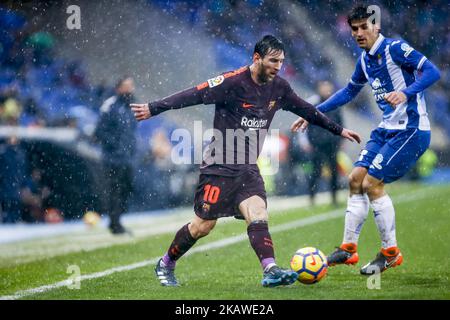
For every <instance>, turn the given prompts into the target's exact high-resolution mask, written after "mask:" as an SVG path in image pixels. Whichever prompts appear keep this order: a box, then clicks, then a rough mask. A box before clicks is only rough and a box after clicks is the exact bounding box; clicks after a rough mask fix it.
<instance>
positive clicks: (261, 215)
mask: <svg viewBox="0 0 450 320" xmlns="http://www.w3.org/2000/svg"><path fill="white" fill-rule="evenodd" d="M249 216H250V221H257V220H263V221H267V220H268V219H269V215H268V213H267V209H266V207H263V206H256V207H252V208H250V209H249Z"/></svg>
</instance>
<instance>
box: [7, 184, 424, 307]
mask: <svg viewBox="0 0 450 320" xmlns="http://www.w3.org/2000/svg"><path fill="white" fill-rule="evenodd" d="M427 196H428V195H427V193H426V192H424V190H419V191H416V192H413V193H410V194H407V195H401V196H399V197H397V198H396V199H395V203H402V202H407V201H410V200H419V199H421V198H425V197H427ZM344 214H345V212H344V210H342V209H336V210H333V211H328V212H325V213H322V214H318V215H314V216H311V217H307V218H302V219H298V220H294V221H291V222H287V223H283V224H280V225H276V226H273V227H271V228H270V233H277V232H281V231H287V230H290V229H295V228H299V227H304V226H307V225H312V224H315V223H319V222H322V221H327V220H331V219H336V218H339V217H343V216H344ZM247 239H248V236H247V234H245V233H244V234H240V235H238V236H234V237H229V238H225V239H222V240H218V241H214V242H210V243H207V244H204V245H200V246H198V247H194V248H192V249H191V250H189V251H188V252H187V253H186V254H185V256H188V255H191V254H194V253H197V252H203V251H207V250H211V249H218V248H223V247H227V246H230V245H233V244H236V243H239V242H241V241H245V240H247ZM159 258H160V257H157V258H152V259H149V260H144V261H141V262H137V263H133V264H129V265H125V266H119V267H114V268H111V269H108V270H105V271H101V272H96V273H92V274H88V275H84V276H81V277H80V278H79V280H80V281H84V280H91V279H97V278H103V277H106V276H109V275H111V274H113V273H117V272H123V271H130V270H134V269H138V268H143V267H146V266H149V265H152V264H155V263H156V262H157V261H158V260H159ZM72 284H73V282H72V280H69V279H67V280H63V281H59V282H56V283H53V284H49V285H44V286H40V287H37V288H31V289H27V290H21V291H17V292H16V293H14V294H12V295H7V296H1V297H0V300H17V299H21V298H24V297H27V296H31V295H34V294H37V293H44V292H47V291H51V290H54V289H57V288H61V287H65V286H69V285H72Z"/></svg>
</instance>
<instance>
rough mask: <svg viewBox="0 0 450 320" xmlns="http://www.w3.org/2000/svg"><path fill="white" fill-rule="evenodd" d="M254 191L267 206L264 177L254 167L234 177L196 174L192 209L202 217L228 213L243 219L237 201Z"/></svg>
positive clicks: (207, 218)
mask: <svg viewBox="0 0 450 320" xmlns="http://www.w3.org/2000/svg"><path fill="white" fill-rule="evenodd" d="M255 195H256V196H260V197H261V198H262V199H263V200H264V202H265V203H266V207H267V200H266V189H265V187H264V181H263V178H262V177H261V175H260V174H259V172H257V171H247V172H245V173H243V174H242V175H240V176H236V177H227V176H217V175H209V174H200V178H199V183H198V185H197V190H196V192H195V200H194V211H195V214H196V215H197V216H199V217H200V218H202V219H205V220H215V219H218V218H221V217H230V216H234V217H235V218H237V219H244V217H243V216H242V214H241V212H240V211H239V204H240V203H241V202H242V201H244V200H245V199H248V198H250V197H251V196H255Z"/></svg>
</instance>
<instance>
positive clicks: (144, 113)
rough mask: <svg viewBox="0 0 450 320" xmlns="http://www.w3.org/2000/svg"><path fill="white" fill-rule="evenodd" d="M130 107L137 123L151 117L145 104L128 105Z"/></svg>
mask: <svg viewBox="0 0 450 320" xmlns="http://www.w3.org/2000/svg"><path fill="white" fill-rule="evenodd" d="M130 107H131V110H132V111H133V112H134V118H135V119H136V120H137V121H142V120H145V119H148V118H150V117H151V116H152V115H151V114H150V109H149V107H148V104H147V103H132V104H130Z"/></svg>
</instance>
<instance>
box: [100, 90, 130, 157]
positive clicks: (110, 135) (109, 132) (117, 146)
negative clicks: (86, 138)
mask: <svg viewBox="0 0 450 320" xmlns="http://www.w3.org/2000/svg"><path fill="white" fill-rule="evenodd" d="M131 102H132V97H126V96H118V95H115V96H112V97H110V98H108V99H106V100H105V102H104V103H103V105H102V107H101V108H100V112H101V114H100V119H99V121H98V124H97V128H96V130H95V133H94V137H95V139H96V140H97V141H98V142H99V143H100V145H101V147H102V151H103V159H104V163H105V164H107V165H131V164H132V162H133V159H134V155H135V153H136V136H135V132H136V127H137V122H136V120H135V118H134V115H133V112H132V111H131V109H130V106H129V104H130V103H131Z"/></svg>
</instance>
